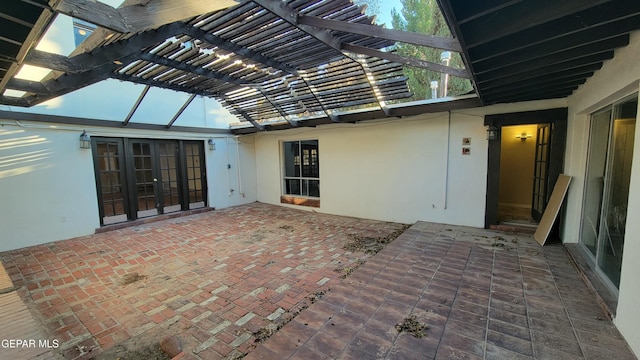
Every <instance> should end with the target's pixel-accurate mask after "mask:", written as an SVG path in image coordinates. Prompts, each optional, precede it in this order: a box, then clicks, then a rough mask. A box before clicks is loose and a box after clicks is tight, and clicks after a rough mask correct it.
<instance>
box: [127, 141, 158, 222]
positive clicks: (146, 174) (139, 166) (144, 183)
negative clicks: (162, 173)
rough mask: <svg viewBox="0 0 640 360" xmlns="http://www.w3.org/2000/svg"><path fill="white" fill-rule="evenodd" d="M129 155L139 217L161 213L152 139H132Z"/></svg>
mask: <svg viewBox="0 0 640 360" xmlns="http://www.w3.org/2000/svg"><path fill="white" fill-rule="evenodd" d="M129 145H130V152H129V155H130V157H131V159H132V161H130V164H131V165H132V169H131V170H132V171H131V173H132V174H133V181H131V182H130V184H131V186H132V191H131V196H132V200H133V201H132V203H133V205H134V208H135V211H136V217H137V218H143V217H147V216H153V215H158V214H159V208H160V196H159V195H160V194H159V189H158V186H157V185H158V181H159V180H158V177H159V174H158V170H157V166H156V164H155V155H156V152H155V149H154V146H153V142H152V141H151V140H131V141H130V142H129Z"/></svg>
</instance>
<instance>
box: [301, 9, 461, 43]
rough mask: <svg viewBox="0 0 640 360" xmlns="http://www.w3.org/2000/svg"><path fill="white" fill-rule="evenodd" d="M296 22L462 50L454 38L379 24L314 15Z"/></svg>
mask: <svg viewBox="0 0 640 360" xmlns="http://www.w3.org/2000/svg"><path fill="white" fill-rule="evenodd" d="M297 19H298V24H303V25H310V26H314V27H317V28H322V29H329V30H336V31H342V32H346V33H352V34H358V35H365V36H370V37H374V38H381V39H385V40H392V41H399V42H403V43H407V44H414V45H421V46H428V47H432V48H436V49H442V50H450V51H455V52H460V51H462V48H461V47H460V43H459V42H458V41H457V40H456V39H454V38H446V37H442V36H435V35H425V34H418V33H412V32H409V31H402V30H395V29H385V28H383V27H381V26H376V25H367V24H358V23H351V22H346V21H339V20H332V19H323V18H320V17H315V16H305V15H300V16H298V17H297Z"/></svg>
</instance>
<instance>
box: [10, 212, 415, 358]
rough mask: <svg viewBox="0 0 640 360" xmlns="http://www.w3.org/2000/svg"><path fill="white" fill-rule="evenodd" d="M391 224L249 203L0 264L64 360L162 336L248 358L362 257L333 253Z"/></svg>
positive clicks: (190, 352)
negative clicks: (263, 338) (262, 337)
mask: <svg viewBox="0 0 640 360" xmlns="http://www.w3.org/2000/svg"><path fill="white" fill-rule="evenodd" d="M402 229H404V226H403V225H401V224H395V223H387V222H380V221H372V220H362V219H356V218H347V217H339V216H331V215H324V214H318V213H315V212H307V211H299V210H294V209H289V208H284V207H279V206H270V205H265V204H260V203H254V204H250V205H245V206H238V207H233V208H229V209H223V210H218V211H214V212H207V213H202V214H197V215H191V216H186V217H181V218H175V219H169V220H163V221H159V222H155V223H149V224H143V225H139V226H134V227H130V228H125V229H120V230H114V231H111V232H106V233H101V234H96V235H91V236H85V237H81V238H75V239H71V240H65V241H60V242H55V243H50V244H45V245H40V246H34V247H29V248H25V249H20V250H15V251H10V252H5V253H1V254H0V260H2V262H3V263H4V264H5V267H6V269H7V272H8V273H9V275H10V276H11V279H12V280H13V283H14V285H15V286H16V287H18V288H19V289H18V290H17V293H18V294H19V295H20V297H21V298H22V300H23V301H24V302H25V304H26V305H27V306H28V307H29V308H30V309H31V311H32V313H33V314H35V318H36V319H37V320H40V321H41V322H42V323H43V327H44V329H45V330H46V331H47V332H48V334H49V335H50V336H51V338H52V339H57V340H58V341H60V343H61V346H60V348H59V349H58V351H59V353H60V354H62V356H64V358H66V359H88V358H91V357H93V356H95V355H96V354H98V353H101V352H104V351H106V350H109V349H111V350H112V351H113V350H114V349H116V348H114V346H115V345H120V346H122V347H125V348H129V349H135V348H136V347H139V346H142V345H147V344H151V343H157V341H159V340H160V338H161V337H162V336H163V335H165V334H171V335H175V336H177V337H178V338H179V339H180V341H181V342H182V345H183V349H184V351H185V354H186V356H185V357H184V358H185V359H198V358H201V359H216V358H225V357H234V356H241V355H242V354H245V353H247V352H249V351H250V350H251V349H252V348H253V346H254V344H255V339H256V337H255V335H254V333H257V332H258V331H259V330H261V329H266V328H276V327H278V326H279V324H281V323H282V322H286V321H288V320H290V319H291V318H292V317H293V316H294V315H295V314H297V313H298V312H299V310H301V309H302V308H304V307H306V306H307V305H308V304H310V303H311V301H312V298H315V295H314V294H316V293H321V292H324V291H326V290H329V289H331V288H332V287H333V286H335V285H336V284H338V283H339V282H340V279H339V277H340V275H341V273H339V272H336V271H335V270H336V269H338V268H345V267H347V268H348V267H356V266H357V264H358V260H359V259H362V258H365V257H366V256H365V255H364V254H362V253H352V252H349V251H346V250H344V249H343V246H344V244H345V243H347V242H349V241H350V240H351V239H352V236H368V237H376V238H377V237H386V236H389V235H390V234H393V233H394V232H398V231H401V230H402ZM265 333H268V332H262V334H265ZM0 351H1V350H0ZM0 355H1V354H0ZM0 357H1V356H0Z"/></svg>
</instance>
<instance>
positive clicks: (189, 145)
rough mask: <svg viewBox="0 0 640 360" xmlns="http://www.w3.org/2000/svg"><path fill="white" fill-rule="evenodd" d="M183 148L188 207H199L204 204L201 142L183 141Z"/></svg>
mask: <svg viewBox="0 0 640 360" xmlns="http://www.w3.org/2000/svg"><path fill="white" fill-rule="evenodd" d="M184 149H185V154H184V156H185V157H184V159H185V165H186V170H187V171H186V173H187V189H186V190H187V198H188V201H189V209H196V208H201V207H204V206H205V204H206V202H205V196H206V191H205V189H206V186H205V176H204V174H205V168H204V151H203V149H204V147H203V143H202V142H200V141H185V142H184Z"/></svg>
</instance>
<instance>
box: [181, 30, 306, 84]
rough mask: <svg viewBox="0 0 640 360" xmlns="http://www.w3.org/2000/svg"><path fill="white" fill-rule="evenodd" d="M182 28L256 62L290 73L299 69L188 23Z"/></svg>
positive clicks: (209, 42) (201, 38)
mask: <svg viewBox="0 0 640 360" xmlns="http://www.w3.org/2000/svg"><path fill="white" fill-rule="evenodd" d="M180 30H181V33H183V34H185V35H189V36H190V37H192V38H195V39H198V40H202V41H204V42H206V43H208V44H211V45H215V46H218V47H220V48H222V49H225V50H228V51H231V52H233V53H235V54H237V55H239V56H242V57H244V58H246V59H250V60H253V61H255V62H258V63H260V64H263V65H266V66H269V67H272V68H274V69H278V70H281V71H284V72H286V73H289V74H295V72H296V71H297V70H298V69H296V68H294V67H291V66H289V65H287V64H284V63H281V62H278V61H276V60H274V59H272V58H269V57H267V56H264V55H262V54H259V53H257V52H255V51H252V50H251V49H248V48H245V47H242V46H240V45H237V44H234V43H232V42H231V41H228V40H225V39H223V38H221V37H219V36H216V35H214V34H212V33H209V32H206V31H204V30H202V29H198V28H196V27H193V26H189V25H187V24H181V25H180Z"/></svg>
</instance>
